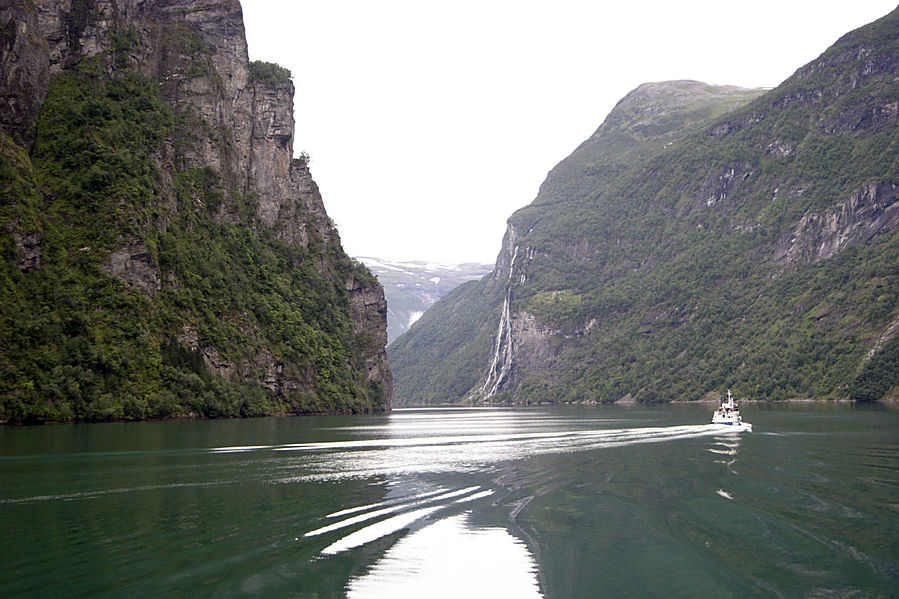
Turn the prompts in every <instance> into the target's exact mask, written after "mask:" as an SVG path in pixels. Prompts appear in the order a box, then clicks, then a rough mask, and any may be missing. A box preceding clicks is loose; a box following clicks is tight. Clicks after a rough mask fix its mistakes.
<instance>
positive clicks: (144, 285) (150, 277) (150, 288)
mask: <svg viewBox="0 0 899 599" xmlns="http://www.w3.org/2000/svg"><path fill="white" fill-rule="evenodd" d="M103 270H104V272H106V274H108V275H112V276H114V277H118V278H119V279H121V280H122V281H124V282H125V283H126V284H128V285H131V286H132V287H136V288H137V289H140V290H141V291H142V292H143V293H147V294H150V295H152V294H153V293H155V292H157V291H159V290H160V289H161V288H162V282H161V279H160V276H159V266H157V264H156V261H155V260H153V256H152V255H151V254H150V250H149V249H147V246H145V245H143V244H141V243H138V244H136V245H133V246H131V247H126V248H122V249H120V250H116V251H114V252H113V253H112V254H111V255H110V256H109V261H108V262H107V263H106V264H104V265H103Z"/></svg>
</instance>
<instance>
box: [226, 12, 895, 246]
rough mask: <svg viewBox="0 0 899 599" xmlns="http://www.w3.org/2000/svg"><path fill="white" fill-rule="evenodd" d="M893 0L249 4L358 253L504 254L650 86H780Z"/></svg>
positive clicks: (329, 199) (256, 51)
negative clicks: (533, 212) (520, 214)
mask: <svg viewBox="0 0 899 599" xmlns="http://www.w3.org/2000/svg"><path fill="white" fill-rule="evenodd" d="M895 2H896V0H841V1H837V2H834V1H831V0H754V1H753V2H733V1H729V0H708V1H706V0H680V1H677V0H664V1H662V0H660V1H655V0H631V1H627V0H625V1H621V0H617V1H595V2H587V1H572V0H545V1H543V2H531V1H529V0H514V1H507V0H441V1H433V0H243V2H242V5H243V11H244V21H245V25H246V30H247V39H248V43H249V51H250V59H251V60H267V61H271V62H277V63H278V64H281V65H283V66H285V67H287V68H289V69H290V70H291V71H292V72H293V81H294V84H295V85H296V96H295V98H294V107H295V117H296V142H295V147H294V150H295V153H299V152H300V151H305V152H308V153H309V155H310V156H311V157H312V162H311V168H312V176H313V178H314V179H315V180H316V181H317V182H318V185H319V187H320V188H321V191H322V195H323V197H324V201H325V207H326V208H327V210H328V213H329V214H330V215H331V218H332V219H334V221H335V222H336V223H337V227H338V230H339V231H340V235H341V239H342V241H343V245H344V248H345V249H346V251H347V253H349V254H350V255H352V256H377V257H380V258H386V259H391V260H418V259H420V260H432V261H439V262H448V263H460V262H485V263H492V262H493V261H494V259H495V258H496V254H497V252H498V251H499V248H500V242H501V240H502V235H503V232H504V231H505V222H506V219H507V218H508V217H509V216H510V215H511V214H512V212H514V211H515V210H516V209H518V208H520V207H522V206H525V205H527V204H528V203H530V202H531V201H532V200H533V199H534V197H535V196H536V194H537V190H538V188H539V186H540V183H541V182H542V181H543V179H544V178H545V177H546V173H547V172H548V171H549V170H550V169H551V168H552V167H553V166H555V164H556V163H558V162H559V161H560V160H562V159H563V158H565V157H566V156H567V155H568V154H569V153H571V151H573V150H574V148H575V147H576V146H577V145H578V144H579V143H580V142H581V141H583V140H584V139H586V138H587V137H589V136H590V135H591V134H592V133H593V131H594V130H595V129H596V128H597V127H598V126H599V124H600V123H601V122H602V120H603V119H604V118H605V116H606V115H607V114H608V112H609V111H610V110H611V109H612V107H613V106H614V105H615V103H616V102H617V101H618V100H619V99H621V98H622V97H623V96H624V95H625V94H627V92H629V91H630V90H632V89H633V88H635V87H637V86H638V85H640V84H641V83H645V82H647V81H664V80H671V79H697V80H700V81H704V82H707V83H716V84H730V85H740V86H743V87H774V86H776V85H778V84H779V83H780V82H781V81H783V80H784V79H786V78H787V77H789V76H790V75H791V74H792V73H793V72H794V71H795V70H796V69H797V68H799V67H800V66H802V65H803V64H805V63H807V62H808V61H810V60H812V59H814V58H815V57H817V56H818V55H819V54H821V53H822V52H823V51H824V50H826V49H827V47H828V46H830V45H831V44H833V42H835V41H836V40H837V38H839V37H840V36H841V35H842V34H844V33H846V32H848V31H850V30H852V29H855V28H857V27H860V26H862V25H864V24H866V23H869V22H871V21H873V20H875V19H877V18H879V17H881V16H883V15H885V14H887V13H888V12H889V11H890V10H892V9H893V8H895V6H896V5H895Z"/></svg>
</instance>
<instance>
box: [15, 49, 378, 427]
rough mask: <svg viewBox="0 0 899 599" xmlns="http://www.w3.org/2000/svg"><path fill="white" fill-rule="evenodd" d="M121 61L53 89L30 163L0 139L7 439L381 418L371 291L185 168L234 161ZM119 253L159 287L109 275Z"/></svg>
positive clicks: (208, 173)
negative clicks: (348, 285)
mask: <svg viewBox="0 0 899 599" xmlns="http://www.w3.org/2000/svg"><path fill="white" fill-rule="evenodd" d="M132 37H133V36H129V35H127V32H126V34H123V35H120V36H118V37H117V38H116V39H117V40H118V42H117V46H116V47H117V48H119V46H121V47H127V46H128V44H129V43H130V42H129V40H130V39H131V38H132ZM184 39H185V40H189V39H190V38H189V36H187V37H185V38H184ZM196 51H197V53H199V54H201V55H202V54H203V48H202V47H201V46H196ZM118 55H119V52H118V50H116V51H114V52H111V53H110V55H109V56H100V57H97V58H94V59H89V60H82V61H81V62H79V63H78V64H77V65H76V66H74V67H73V68H71V69H68V70H66V71H63V72H62V73H60V74H58V75H56V76H55V77H54V79H53V80H52V83H51V86H50V90H49V93H48V96H47V99H46V102H45V103H44V105H43V107H42V109H41V112H40V115H39V118H38V122H37V127H36V129H37V132H38V135H37V140H36V143H35V146H34V149H33V151H32V152H31V155H30V156H29V154H28V153H27V152H26V151H25V150H24V149H23V148H21V147H19V146H17V145H16V144H15V143H14V142H13V141H12V140H11V139H10V138H9V137H7V136H6V135H5V134H2V132H0V156H2V162H0V197H2V200H0V201H2V204H0V229H2V230H3V231H4V232H8V233H4V235H2V236H0V257H2V263H0V340H2V343H0V421H10V422H26V423H27V422H40V421H46V420H106V419H143V418H166V417H179V416H180V417H183V416H208V417H220V416H251V415H261V414H272V413H286V412H320V411H343V412H358V411H367V410H372V409H377V408H379V407H381V402H383V397H384V393H383V390H381V389H379V388H377V386H376V385H371V384H369V383H367V382H365V380H364V375H363V372H364V366H363V361H364V360H363V357H362V352H363V351H364V350H367V349H370V348H368V347H366V344H367V343H370V340H366V339H364V338H360V337H357V336H356V335H355V334H354V326H355V325H354V323H353V321H352V320H351V319H350V316H349V307H348V297H347V292H346V290H345V287H344V281H346V280H347V278H348V277H349V276H350V274H351V273H355V275H356V276H357V277H358V278H362V279H366V280H367V279H370V278H371V275H370V274H369V273H368V272H367V271H366V270H365V269H364V268H363V267H361V266H360V265H358V264H356V263H354V262H353V261H352V260H350V259H349V258H348V257H347V256H346V255H345V254H344V253H343V250H342V249H341V248H340V245H339V241H337V240H336V234H335V235H333V236H332V237H333V238H334V239H335V240H334V241H327V242H326V241H325V237H323V236H322V234H321V232H319V231H317V230H316V228H315V224H314V223H313V222H312V221H311V220H310V222H309V223H307V231H308V233H309V237H310V245H309V248H308V249H307V248H304V247H301V246H297V245H288V244H286V243H284V242H281V241H279V240H277V239H275V238H274V234H273V233H270V232H268V231H267V230H266V229H264V228H262V227H256V226H253V225H254V223H253V219H254V214H255V209H254V208H253V206H254V198H252V197H244V196H241V195H240V194H239V193H238V192H237V191H236V190H235V189H233V188H232V187H229V185H228V183H227V178H226V177H225V176H223V174H222V173H220V172H218V171H217V170H216V169H215V168H212V167H208V166H207V167H202V168H197V167H193V166H190V161H189V160H187V159H185V153H187V152H190V151H191V144H194V143H196V142H197V140H198V139H202V137H203V136H208V137H211V138H213V139H215V140H216V143H217V144H218V145H219V146H220V147H221V150H222V151H223V152H228V151H230V148H227V147H223V146H222V143H223V142H221V140H220V139H221V138H220V137H219V138H216V137H215V132H214V131H212V130H210V128H209V126H208V125H207V124H206V123H203V122H200V121H198V119H197V118H196V117H193V116H191V114H190V113H189V112H180V113H179V112H177V111H175V110H173V109H172V108H171V107H170V106H169V105H168V104H167V103H166V102H165V101H164V100H163V98H162V96H161V93H160V84H159V82H158V81H157V80H156V79H154V78H151V77H148V76H145V75H142V74H140V73H139V72H137V71H136V70H132V69H129V68H128V67H127V64H125V63H124V62H123V61H121V60H118V58H117V56H118ZM254 72H255V73H256V76H257V77H263V78H265V79H266V80H272V79H273V78H274V79H278V80H280V79H281V78H285V77H289V73H287V72H286V70H284V69H280V67H276V65H270V66H266V65H262V69H261V71H260V67H259V66H258V65H257V67H256V68H254ZM260 73H261V74H260ZM285 73H286V74H285ZM122 248H125V249H126V250H127V249H128V248H130V250H129V251H130V253H131V258H132V260H133V261H138V262H140V264H141V265H142V268H143V273H144V275H145V278H146V279H147V280H146V281H145V284H144V285H137V286H136V285H129V284H126V283H125V282H124V281H123V280H121V279H120V278H118V277H115V276H111V275H110V274H109V273H110V272H111V269H112V266H111V262H110V255H111V253H112V252H114V251H120V250H122ZM201 348H202V349H201ZM272 364H275V365H276V366H277V368H278V369H279V370H278V372H277V373H273V372H268V371H266V368H267V367H270V365H272ZM274 378H277V379H278V381H279V382H273V380H274ZM263 383H266V384H265V385H263ZM275 387H277V389H276V390H275V391H273V390H270V389H273V388H275Z"/></svg>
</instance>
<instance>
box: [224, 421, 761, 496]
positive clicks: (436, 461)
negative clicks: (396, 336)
mask: <svg viewBox="0 0 899 599" xmlns="http://www.w3.org/2000/svg"><path fill="white" fill-rule="evenodd" d="M749 430H751V425H750V424H748V423H743V424H740V425H717V424H702V425H682V426H665V427H640V428H611V429H609V428H606V429H588V430H566V431H543V432H509V433H494V434H464V431H462V432H461V434H443V435H434V436H410V437H402V436H397V437H384V438H377V439H372V438H369V439H360V440H347V441H333V442H326V443H291V444H281V445H254V446H230V447H216V448H213V449H210V450H209V451H211V452H214V453H238V452H259V451H269V452H279V453H281V452H283V453H285V454H286V455H287V454H289V453H291V452H293V453H296V454H298V457H300V455H301V456H302V459H300V460H296V461H293V460H291V461H290V463H289V464H287V465H285V466H283V467H282V468H281V470H288V471H290V470H295V471H296V472H295V473H291V474H287V475H285V476H283V477H281V478H279V479H278V482H284V483H294V482H301V481H309V480H335V479H346V478H361V477H370V476H375V475H385V476H390V475H409V474H420V473H426V472H435V473H436V472H476V471H479V470H481V469H482V468H484V467H485V466H489V465H491V464H494V463H498V462H509V461H515V460H519V459H526V458H531V457H534V456H537V455H545V454H552V453H567V452H576V451H591V450H597V449H603V448H611V447H621V446H626V445H635V444H640V443H661V442H666V441H675V440H680V439H690V438H696V437H706V436H716V435H726V434H734V433H741V432H746V431H749Z"/></svg>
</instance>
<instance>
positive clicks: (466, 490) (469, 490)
mask: <svg viewBox="0 0 899 599" xmlns="http://www.w3.org/2000/svg"><path fill="white" fill-rule="evenodd" d="M480 488H481V487H479V486H474V487H466V488H464V489H459V490H458V491H450V492H448V493H443V494H442V495H437V496H436V497H431V498H430V499H423V500H420V501H413V502H411V503H403V504H400V505H394V506H391V507H386V508H383V509H380V510H375V511H373V512H367V513H365V514H360V515H358V516H353V517H352V518H347V519H345V520H341V521H339V522H335V523H334V524H329V525H328V526H323V527H321V528H316V529H315V530H311V531H309V532H307V533H306V534H305V535H303V536H304V537H315V536H318V535H321V534H325V533H326V532H331V531H333V530H338V529H341V528H346V527H347V526H352V525H354V524H359V523H360V522H365V521H366V520H372V519H374V518H380V517H381V516H386V515H387V514H392V513H394V512H399V511H402V510H405V509H408V508H410V507H414V506H416V505H423V504H425V503H434V502H437V501H443V500H444V499H453V498H454V497H459V496H460V495H467V494H469V493H472V492H474V491H477V490H478V489H480ZM391 520H392V518H391Z"/></svg>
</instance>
